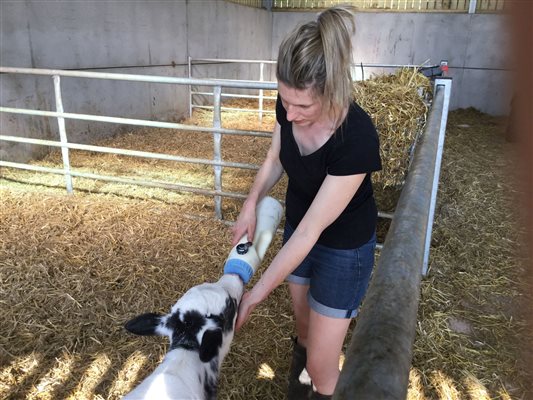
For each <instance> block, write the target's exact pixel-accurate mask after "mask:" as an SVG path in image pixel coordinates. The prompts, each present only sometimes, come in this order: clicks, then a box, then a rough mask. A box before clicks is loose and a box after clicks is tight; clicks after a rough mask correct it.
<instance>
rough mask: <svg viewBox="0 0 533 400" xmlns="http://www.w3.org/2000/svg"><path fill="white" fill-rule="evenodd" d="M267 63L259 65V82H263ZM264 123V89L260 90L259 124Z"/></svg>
mask: <svg viewBox="0 0 533 400" xmlns="http://www.w3.org/2000/svg"><path fill="white" fill-rule="evenodd" d="M264 67H265V63H260V64H259V80H260V81H261V82H263V76H264ZM261 122H263V89H259V123H261Z"/></svg>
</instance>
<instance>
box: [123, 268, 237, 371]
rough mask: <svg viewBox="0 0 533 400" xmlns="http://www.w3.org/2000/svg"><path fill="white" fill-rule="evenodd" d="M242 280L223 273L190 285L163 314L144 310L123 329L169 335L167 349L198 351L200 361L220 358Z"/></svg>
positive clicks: (230, 331) (225, 349)
mask: <svg viewBox="0 0 533 400" xmlns="http://www.w3.org/2000/svg"><path fill="white" fill-rule="evenodd" d="M242 292H243V284H242V281H240V279H239V278H238V277H236V276H227V275H224V276H223V277H222V278H221V279H220V280H219V281H218V282H216V283H204V284H202V285H198V286H195V287H193V288H191V289H189V290H188V291H187V292H186V293H185V294H184V295H183V296H182V297H181V298H180V299H179V300H178V301H177V302H176V304H174V306H172V309H171V311H170V313H168V314H166V315H161V314H156V313H147V314H142V315H139V316H137V317H135V318H133V319H132V320H130V321H128V322H127V323H126V325H125V328H126V330H128V331H129V332H131V333H134V334H137V335H161V336H168V338H169V340H170V350H173V349H178V348H183V349H186V350H192V351H197V352H198V354H199V357H200V360H201V361H202V362H204V363H205V362H210V361H212V360H213V359H214V358H215V357H217V356H218V359H219V362H221V361H222V359H223V358H224V357H225V356H226V354H227V352H228V351H229V346H230V343H231V341H232V339H233V333H234V332H233V329H234V326H235V320H236V317H237V310H238V305H239V302H240V299H241V296H242Z"/></svg>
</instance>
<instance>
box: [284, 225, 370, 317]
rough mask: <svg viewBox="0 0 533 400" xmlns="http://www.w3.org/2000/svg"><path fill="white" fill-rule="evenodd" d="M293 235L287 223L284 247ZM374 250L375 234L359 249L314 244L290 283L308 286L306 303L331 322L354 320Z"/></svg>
mask: <svg viewBox="0 0 533 400" xmlns="http://www.w3.org/2000/svg"><path fill="white" fill-rule="evenodd" d="M293 232H294V230H293V229H292V228H291V227H290V226H289V225H288V224H287V223H285V230H284V232H283V244H285V243H286V242H287V240H289V238H290V237H291V235H292V233H293ZM375 248H376V235H375V234H374V235H373V236H372V238H371V239H370V240H369V241H368V242H367V243H365V244H364V245H362V246H361V247H358V248H356V249H349V250H344V249H333V248H331V247H326V246H322V245H320V244H315V245H314V246H313V248H312V249H311V251H310V252H309V254H308V255H307V257H306V258H305V259H304V260H303V261H302V263H301V264H300V265H299V266H298V267H297V268H296V269H295V270H294V271H293V272H292V273H291V274H290V275H289V276H288V277H287V281H288V282H291V283H296V284H300V285H309V291H308V292H307V301H308V302H309V306H310V307H311V308H312V309H313V310H314V311H316V312H317V313H319V314H322V315H325V316H327V317H331V318H353V317H355V316H357V312H358V309H359V306H360V305H361V301H362V300H363V297H364V296H365V293H366V290H367V288H368V283H369V281H370V275H371V274H372V269H373V267H374V251H375Z"/></svg>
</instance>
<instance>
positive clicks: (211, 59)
mask: <svg viewBox="0 0 533 400" xmlns="http://www.w3.org/2000/svg"><path fill="white" fill-rule="evenodd" d="M194 61H207V62H228V63H247V64H261V63H263V64H277V61H272V60H235V59H229V58H191V63H193V62H194Z"/></svg>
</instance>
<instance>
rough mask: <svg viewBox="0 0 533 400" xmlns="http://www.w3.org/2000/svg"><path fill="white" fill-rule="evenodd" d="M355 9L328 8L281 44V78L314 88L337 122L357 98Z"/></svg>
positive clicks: (297, 29) (292, 83)
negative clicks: (354, 64)
mask: <svg viewBox="0 0 533 400" xmlns="http://www.w3.org/2000/svg"><path fill="white" fill-rule="evenodd" d="M354 12H355V8H354V7H351V6H336V7H331V8H328V9H327V10H325V11H323V12H321V13H320V14H319V15H318V17H317V20H316V21H311V22H307V23H305V24H303V25H300V26H298V27H297V28H296V29H295V30H293V31H292V32H291V33H290V34H289V35H288V36H287V37H286V38H285V39H284V40H283V42H282V43H281V45H280V47H279V54H278V64H277V69H276V76H277V79H278V81H281V82H283V83H284V84H285V85H287V86H289V87H292V88H295V89H306V88H312V89H313V90H314V92H315V95H318V96H320V97H321V98H322V101H323V107H325V110H326V111H327V112H333V115H334V119H335V120H336V122H337V123H340V121H338V120H339V119H340V118H341V115H340V113H341V112H342V111H343V110H344V109H346V108H347V107H348V106H349V104H350V102H351V101H352V99H353V81H352V76H351V72H350V65H351V62H352V41H351V37H352V35H353V34H354V33H355V21H354Z"/></svg>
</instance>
